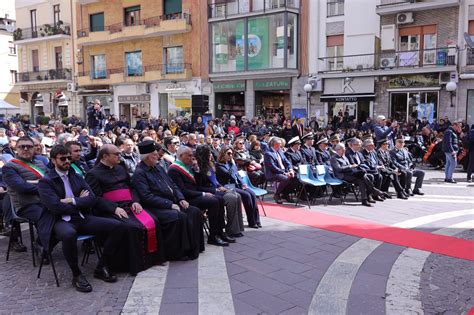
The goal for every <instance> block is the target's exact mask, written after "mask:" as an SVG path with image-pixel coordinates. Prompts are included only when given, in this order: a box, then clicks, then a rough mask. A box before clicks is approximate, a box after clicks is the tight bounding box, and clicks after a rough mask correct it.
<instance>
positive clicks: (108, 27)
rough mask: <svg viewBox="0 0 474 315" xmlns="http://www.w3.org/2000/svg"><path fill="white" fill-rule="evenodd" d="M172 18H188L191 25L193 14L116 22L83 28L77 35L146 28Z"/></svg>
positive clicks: (84, 35) (85, 35)
mask: <svg viewBox="0 0 474 315" xmlns="http://www.w3.org/2000/svg"><path fill="white" fill-rule="evenodd" d="M170 20H186V24H187V25H191V15H190V14H188V13H173V14H167V15H161V16H154V17H150V18H146V19H141V20H135V21H134V22H133V23H131V24H125V23H115V24H110V25H106V26H104V27H103V28H97V27H96V28H92V29H90V28H83V29H81V30H78V31H77V37H78V38H82V37H88V36H89V33H90V32H104V31H105V32H109V33H110V34H114V33H119V32H122V31H123V29H124V28H127V27H133V26H139V25H144V26H145V28H148V27H154V26H160V24H161V22H163V21H170Z"/></svg>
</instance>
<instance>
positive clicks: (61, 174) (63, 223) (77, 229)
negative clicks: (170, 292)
mask: <svg viewBox="0 0 474 315" xmlns="http://www.w3.org/2000/svg"><path fill="white" fill-rule="evenodd" d="M50 157H51V163H52V164H53V165H54V169H51V170H49V171H48V172H47V175H46V176H45V177H43V178H42V179H41V180H40V182H39V185H38V190H39V195H40V197H41V200H42V202H43V203H44V205H45V206H46V207H47V208H48V210H49V211H50V212H51V213H52V214H53V215H54V216H55V217H56V224H55V225H54V234H55V236H56V238H58V239H59V240H60V241H62V249H63V253H64V257H65V258H66V261H67V263H68V265H69V268H71V271H72V274H73V280H72V284H73V286H74V287H75V288H76V290H78V291H80V292H90V291H92V286H91V285H90V284H89V282H88V281H87V279H86V278H85V276H84V275H83V274H82V272H81V270H80V269H79V265H78V262H77V260H78V254H77V236H78V235H81V234H82V235H101V236H102V237H103V238H102V239H103V240H104V250H103V254H102V256H101V258H100V259H99V263H98V264H97V267H96V269H95V271H94V277H95V278H98V279H101V280H103V281H105V282H115V281H117V277H116V276H115V275H114V274H113V273H112V272H110V270H109V268H108V267H109V264H110V263H111V261H112V259H113V254H114V253H115V252H116V251H117V249H118V248H119V246H120V245H121V243H122V238H123V237H124V235H125V228H124V226H123V225H122V224H120V222H118V221H116V220H113V219H108V218H101V217H96V216H93V215H91V214H90V208H91V207H92V206H93V205H94V203H95V196H94V193H93V192H92V190H91V189H90V187H89V185H87V183H86V181H85V180H84V178H83V177H82V176H80V175H78V174H77V173H76V172H75V171H74V170H72V169H71V153H70V151H69V149H68V148H67V147H66V146H64V145H57V146H55V147H53V149H52V150H51V154H50Z"/></svg>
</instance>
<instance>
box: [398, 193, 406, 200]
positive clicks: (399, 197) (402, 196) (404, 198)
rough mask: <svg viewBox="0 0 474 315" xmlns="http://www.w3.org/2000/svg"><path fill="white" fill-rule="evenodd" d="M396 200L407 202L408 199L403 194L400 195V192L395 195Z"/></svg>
mask: <svg viewBox="0 0 474 315" xmlns="http://www.w3.org/2000/svg"><path fill="white" fill-rule="evenodd" d="M397 198H398V199H403V200H407V199H408V197H407V196H406V195H405V194H404V193H402V192H399V193H398V194H397Z"/></svg>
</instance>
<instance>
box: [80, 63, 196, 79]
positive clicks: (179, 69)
mask: <svg viewBox="0 0 474 315" xmlns="http://www.w3.org/2000/svg"><path fill="white" fill-rule="evenodd" d="M190 69H191V64H190V63H171V64H156V65H146V66H142V68H141V70H140V71H133V73H132V72H130V73H129V72H128V70H127V68H126V67H125V68H114V69H106V70H98V71H92V72H91V71H83V72H79V74H78V75H79V76H80V77H90V78H91V79H93V80H101V79H109V78H110V75H112V74H123V76H124V77H126V78H127V77H129V78H131V77H140V76H144V75H145V73H146V72H153V71H160V72H161V73H162V74H180V73H184V72H185V70H190Z"/></svg>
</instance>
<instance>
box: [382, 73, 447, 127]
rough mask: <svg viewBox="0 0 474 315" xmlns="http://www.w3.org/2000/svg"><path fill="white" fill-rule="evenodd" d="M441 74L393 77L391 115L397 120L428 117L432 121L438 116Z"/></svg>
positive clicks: (390, 89) (390, 86) (391, 79)
mask: <svg viewBox="0 0 474 315" xmlns="http://www.w3.org/2000/svg"><path fill="white" fill-rule="evenodd" d="M440 90H441V87H440V84H439V74H438V73H434V74H419V75H407V76H396V77H391V78H390V79H389V83H388V89H387V91H388V92H389V93H390V96H389V97H390V117H392V119H394V120H397V121H409V120H412V119H420V120H421V119H423V118H426V119H427V120H428V121H429V122H430V123H431V122H433V121H434V120H436V119H437V118H438V111H439V97H440V95H439V94H440Z"/></svg>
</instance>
